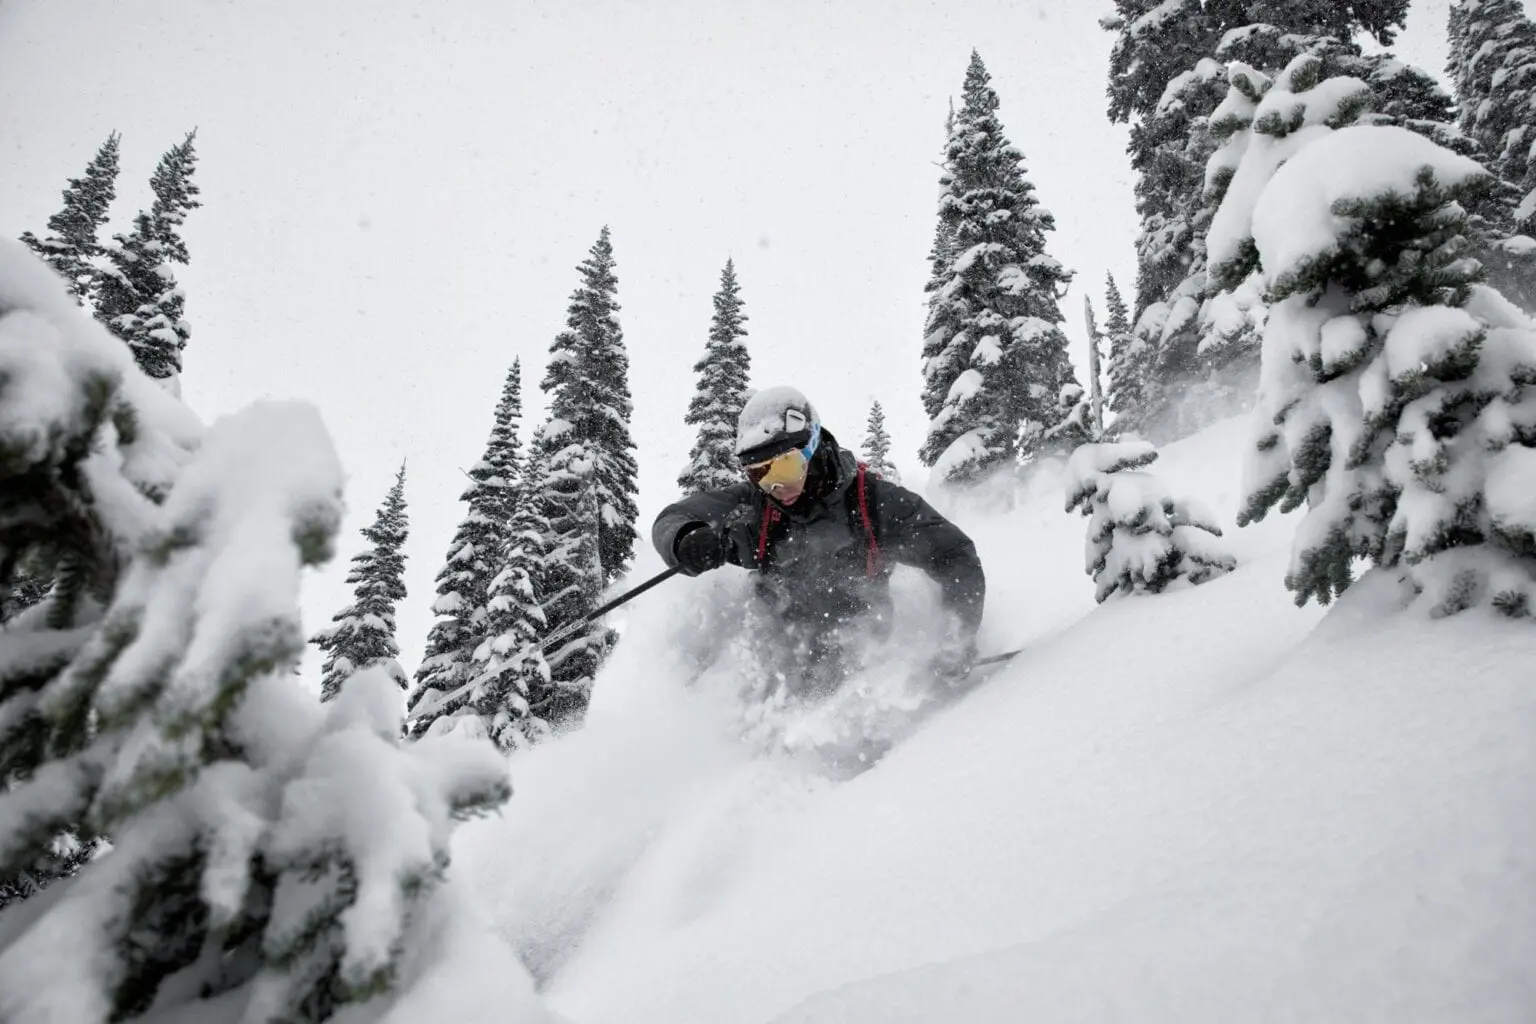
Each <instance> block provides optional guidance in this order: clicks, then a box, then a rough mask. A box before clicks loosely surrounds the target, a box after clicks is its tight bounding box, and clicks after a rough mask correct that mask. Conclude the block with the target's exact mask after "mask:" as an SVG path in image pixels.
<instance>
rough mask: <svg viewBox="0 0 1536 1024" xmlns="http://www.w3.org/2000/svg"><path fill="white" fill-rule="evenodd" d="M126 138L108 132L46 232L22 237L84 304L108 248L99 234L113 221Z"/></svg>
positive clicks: (73, 181)
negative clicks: (111, 215)
mask: <svg viewBox="0 0 1536 1024" xmlns="http://www.w3.org/2000/svg"><path fill="white" fill-rule="evenodd" d="M121 141H122V138H121V136H119V135H118V134H117V133H116V132H113V133H112V134H111V135H109V136H107V141H106V142H103V143H102V144H101V148H100V149H98V150H97V151H96V155H95V157H93V158H92V159H91V162H90V163H89V164H88V165H86V168H85V176H84V177H80V178H70V179H69V186H68V187H67V188H65V189H64V206H63V208H62V209H60V210H59V212H58V213H56V214H54V215H53V216H52V217H49V218H48V234H47V235H46V236H45V237H43V238H38V237H37V236H36V235H34V234H32V232H30V231H28V232H25V233H23V234H22V236H21V240H22V241H23V242H25V243H26V245H27V247H28V248H30V249H31V250H32V251H33V252H35V253H37V254H38V255H39V256H41V257H42V258H43V259H44V260H46V261H47V263H48V265H49V266H50V267H52V268H53V269H54V270H55V271H57V272H58V274H59V276H60V277H62V278H64V280H65V282H66V283H67V284H68V286H69V293H70V294H71V295H73V296H74V297H75V300H76V301H77V302H79V303H80V305H82V306H83V305H85V300H86V298H87V296H89V294H90V292H91V285H92V281H93V278H94V276H95V270H94V261H95V260H96V259H97V258H98V257H100V256H101V255H102V254H103V253H104V252H105V250H104V249H103V248H102V247H101V243H100V242H99V241H98V240H97V238H96V235H97V232H98V231H99V230H100V229H101V226H102V225H103V224H105V223H106V222H107V210H108V209H109V208H110V207H111V205H112V200H113V199H114V198H116V196H117V158H118V146H119V143H120V142H121Z"/></svg>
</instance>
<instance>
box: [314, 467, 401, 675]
mask: <svg viewBox="0 0 1536 1024" xmlns="http://www.w3.org/2000/svg"><path fill="white" fill-rule="evenodd" d="M361 532H362V535H363V539H364V540H366V541H367V542H368V545H369V546H368V547H367V548H366V549H365V550H363V551H362V552H360V553H358V554H357V555H354V556H353V558H352V571H351V572H349V573H348V574H347V582H348V583H350V584H352V586H353V588H354V589H353V600H352V603H351V604H350V605H348V606H347V607H346V608H343V609H342V610H341V611H339V612H337V613H336V615H335V617H334V618H332V620H331V621H332V623H333V624H332V625H331V626H329V627H328V628H326V629H325V630H323V631H322V632H321V633H319V634H318V635H317V636H315V638H314V639H313V640H312V641H310V642H311V643H313V644H315V645H316V646H317V647H319V648H320V649H321V650H323V651H325V652H326V659H325V668H324V676H323V678H322V680H321V689H320V699H321V700H323V701H325V700H334V699H336V695H337V694H338V693H340V692H341V684H342V683H343V682H345V681H346V680H347V678H348V677H350V676H351V675H352V674H353V673H355V672H359V671H361V670H363V669H365V668H372V667H374V666H377V667H379V668H380V669H382V670H383V671H384V672H385V673H387V674H388V676H389V677H390V678H391V679H393V680H394V681H395V684H396V685H397V686H399V687H400V689H402V690H404V689H406V687H407V685H408V684H407V681H406V675H405V670H404V669H403V668H401V667H400V662H399V661H398V660H397V659H398V658H399V657H400V646H399V644H397V643H396V642H395V606H396V605H397V604H399V603H400V602H401V601H403V600H405V580H404V579H403V577H404V575H405V552H404V551H403V550H401V549H402V548H404V547H405V541H406V536H407V534H408V523H407V521H406V514H405V464H404V463H402V464H401V465H400V472H399V473H398V474H397V475H396V476H395V483H394V486H393V487H391V488H390V489H389V493H388V494H386V495H385V496H384V503H383V504H382V505H380V506H379V511H378V514H377V515H376V516H375V517H374V520H373V525H372V526H368V527H365V528H364V529H363V530H362V531H361Z"/></svg>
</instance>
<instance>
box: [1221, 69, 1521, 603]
mask: <svg viewBox="0 0 1536 1024" xmlns="http://www.w3.org/2000/svg"><path fill="white" fill-rule="evenodd" d="M1323 68H1324V64H1323V62H1322V61H1321V60H1320V59H1318V58H1315V57H1311V56H1302V57H1298V58H1297V59H1296V60H1294V61H1293V62H1292V63H1291V65H1290V66H1288V67H1287V68H1286V69H1285V70H1284V71H1283V72H1282V73H1281V74H1280V75H1279V76H1278V77H1276V78H1275V79H1273V80H1272V79H1270V78H1269V77H1268V76H1266V75H1264V74H1262V73H1260V72H1258V71H1256V70H1255V69H1253V68H1249V67H1245V66H1243V65H1234V67H1233V68H1232V69H1231V71H1230V72H1229V75H1230V79H1231V84H1232V88H1231V91H1230V93H1229V95H1228V97H1227V99H1226V100H1225V101H1224V102H1223V104H1222V109H1221V112H1220V117H1219V118H1218V124H1219V129H1220V133H1221V134H1222V135H1223V136H1224V137H1225V142H1224V145H1223V147H1222V149H1221V150H1220V151H1219V152H1218V153H1217V155H1216V156H1215V157H1214V158H1213V169H1212V176H1213V180H1217V181H1218V182H1224V183H1225V188H1224V189H1223V190H1222V195H1221V207H1220V209H1219V210H1218V212H1217V217H1216V222H1215V223H1214V224H1213V228H1212V244H1211V251H1210V255H1211V266H1212V273H1213V277H1214V278H1215V280H1216V281H1217V282H1218V284H1221V285H1223V286H1225V285H1228V284H1230V282H1232V281H1234V280H1241V279H1247V278H1248V277H1249V276H1251V275H1252V274H1254V273H1258V274H1260V275H1262V279H1263V281H1264V285H1265V288H1266V290H1267V291H1268V292H1269V294H1270V295H1271V296H1272V298H1273V304H1272V306H1271V308H1270V310H1269V315H1268V319H1267V321H1266V324H1265V329H1264V330H1265V340H1264V359H1265V365H1264V368H1263V386H1262V388H1261V391H1260V400H1259V415H1258V416H1257V417H1256V419H1255V426H1256V440H1255V445H1254V448H1253V450H1252V452H1251V453H1250V455H1249V459H1248V464H1247V465H1246V466H1245V469H1244V491H1245V501H1244V506H1243V509H1242V511H1241V513H1240V515H1239V518H1238V522H1239V524H1246V523H1248V522H1252V521H1255V520H1258V519H1262V518H1263V517H1264V516H1265V515H1266V514H1267V513H1268V512H1269V511H1270V510H1271V509H1273V508H1276V507H1278V508H1279V509H1280V510H1281V511H1290V510H1292V509H1295V508H1298V507H1301V506H1303V505H1304V506H1305V507H1306V509H1307V511H1306V514H1305V516H1304V518H1303V519H1302V522H1301V525H1300V526H1299V528H1298V530H1297V533H1296V538H1295V542H1294V544H1293V548H1292V560H1291V566H1290V571H1289V573H1288V574H1287V577H1286V586H1287V587H1288V588H1289V589H1290V590H1292V591H1293V592H1294V593H1295V595H1296V600H1297V602H1298V603H1303V602H1305V601H1308V600H1317V601H1319V602H1321V603H1327V602H1328V601H1330V600H1332V599H1333V598H1334V597H1336V596H1337V595H1338V594H1339V593H1341V592H1342V591H1343V590H1344V589H1345V588H1346V587H1348V586H1349V585H1350V584H1351V582H1352V580H1353V576H1352V567H1353V564H1354V562H1355V560H1356V559H1366V560H1368V561H1369V562H1370V563H1371V564H1373V565H1375V566H1378V567H1381V568H1383V569H1391V570H1394V574H1395V575H1396V576H1397V577H1399V578H1401V579H1403V580H1405V581H1406V582H1407V583H1409V584H1410V585H1411V586H1412V588H1413V589H1414V590H1415V591H1417V592H1419V593H1420V594H1422V595H1423V599H1424V603H1425V605H1426V606H1427V607H1428V609H1429V611H1430V613H1431V614H1433V615H1445V614H1451V613H1453V612H1456V611H1459V610H1461V609H1463V608H1466V607H1469V606H1471V605H1473V604H1477V603H1485V602H1486V603H1491V604H1493V605H1494V606H1496V607H1498V608H1500V609H1502V610H1504V611H1505V612H1508V613H1510V614H1513V615H1527V614H1530V612H1531V610H1532V608H1531V602H1532V599H1533V597H1536V513H1533V511H1532V508H1531V503H1530V493H1531V481H1532V480H1533V479H1536V331H1533V330H1531V329H1530V326H1529V321H1527V320H1525V319H1524V318H1523V317H1521V316H1520V315H1519V314H1518V313H1517V312H1515V311H1514V310H1513V308H1512V307H1511V306H1510V305H1509V304H1508V303H1507V302H1505V301H1504V300H1503V299H1502V298H1500V297H1499V296H1498V294H1497V293H1496V292H1494V291H1492V290H1490V289H1487V288H1484V287H1482V286H1480V285H1479V284H1478V283H1477V281H1478V278H1479V276H1480V275H1481V268H1480V267H1479V265H1478V263H1477V262H1476V261H1475V260H1472V259H1469V258H1468V254H1469V252H1470V251H1471V248H1472V245H1473V239H1472V237H1471V233H1472V229H1471V226H1470V224H1469V218H1468V213H1467V210H1468V209H1469V208H1471V207H1472V206H1474V205H1475V204H1476V203H1477V202H1478V200H1479V197H1480V195H1482V194H1485V193H1486V192H1487V191H1488V190H1489V189H1491V188H1492V187H1493V185H1494V179H1493V178H1492V177H1491V176H1490V175H1489V174H1488V173H1487V172H1486V171H1485V170H1484V169H1483V168H1482V167H1481V166H1479V165H1478V164H1477V163H1476V162H1475V161H1473V160H1470V159H1467V158H1465V157H1462V156H1460V155H1458V154H1455V153H1453V152H1451V151H1450V150H1447V149H1445V148H1443V147H1441V146H1439V145H1437V144H1436V143H1434V142H1433V141H1432V140H1431V139H1429V138H1427V137H1425V136H1424V135H1422V134H1418V133H1414V132H1411V131H1409V130H1407V129H1405V128H1403V127H1399V126H1395V125H1380V124H1370V123H1363V124H1362V123H1356V122H1357V119H1359V118H1360V117H1361V116H1362V112H1363V111H1365V110H1366V109H1368V107H1369V105H1370V102H1371V89H1370V86H1369V85H1367V84H1366V83H1365V82H1364V81H1362V80H1360V79H1351V78H1333V79H1326V78H1325V77H1324V70H1323Z"/></svg>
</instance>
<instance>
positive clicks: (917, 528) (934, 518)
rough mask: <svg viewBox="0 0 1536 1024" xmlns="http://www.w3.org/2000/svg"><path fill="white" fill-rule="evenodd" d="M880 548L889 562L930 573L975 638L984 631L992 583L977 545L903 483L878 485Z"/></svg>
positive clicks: (877, 509)
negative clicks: (978, 631)
mask: <svg viewBox="0 0 1536 1024" xmlns="http://www.w3.org/2000/svg"><path fill="white" fill-rule="evenodd" d="M873 489H874V492H875V509H876V523H877V529H878V534H877V537H878V539H879V541H880V547H881V550H882V551H883V552H885V554H886V555H887V556H889V557H890V558H892V559H894V560H895V561H897V562H900V563H901V564H902V565H910V566H912V567H913V568H916V569H921V570H922V571H923V572H925V573H927V574H928V576H929V577H930V578H932V579H933V580H934V582H936V583H938V585H939V587H940V588H941V589H942V590H943V594H944V604H945V606H946V607H948V608H949V609H950V610H951V611H953V612H955V613H956V614H957V615H959V617H960V621H961V623H962V624H963V625H964V626H965V628H966V629H967V630H969V631H970V632H971V633H972V634H974V633H975V632H976V630H977V629H978V628H980V626H981V615H982V611H983V609H984V608H985V605H986V599H987V579H986V574H985V573H983V572H982V568H981V558H980V557H979V556H978V555H977V554H976V545H975V544H973V543H972V542H971V538H969V537H967V536H966V535H965V532H964V531H962V530H961V529H960V527H958V526H956V525H955V524H954V523H952V522H950V521H949V520H948V519H945V518H944V517H943V516H942V515H940V514H939V513H938V511H937V510H936V509H935V508H934V507H933V506H932V505H930V504H928V503H927V502H926V501H924V500H923V499H922V498H920V497H918V496H917V495H916V494H913V493H912V492H911V491H909V490H907V489H906V488H905V487H902V486H900V485H899V484H895V483H891V482H890V481H888V480H880V481H878V482H877V483H876V484H875V486H874V488H873Z"/></svg>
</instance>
